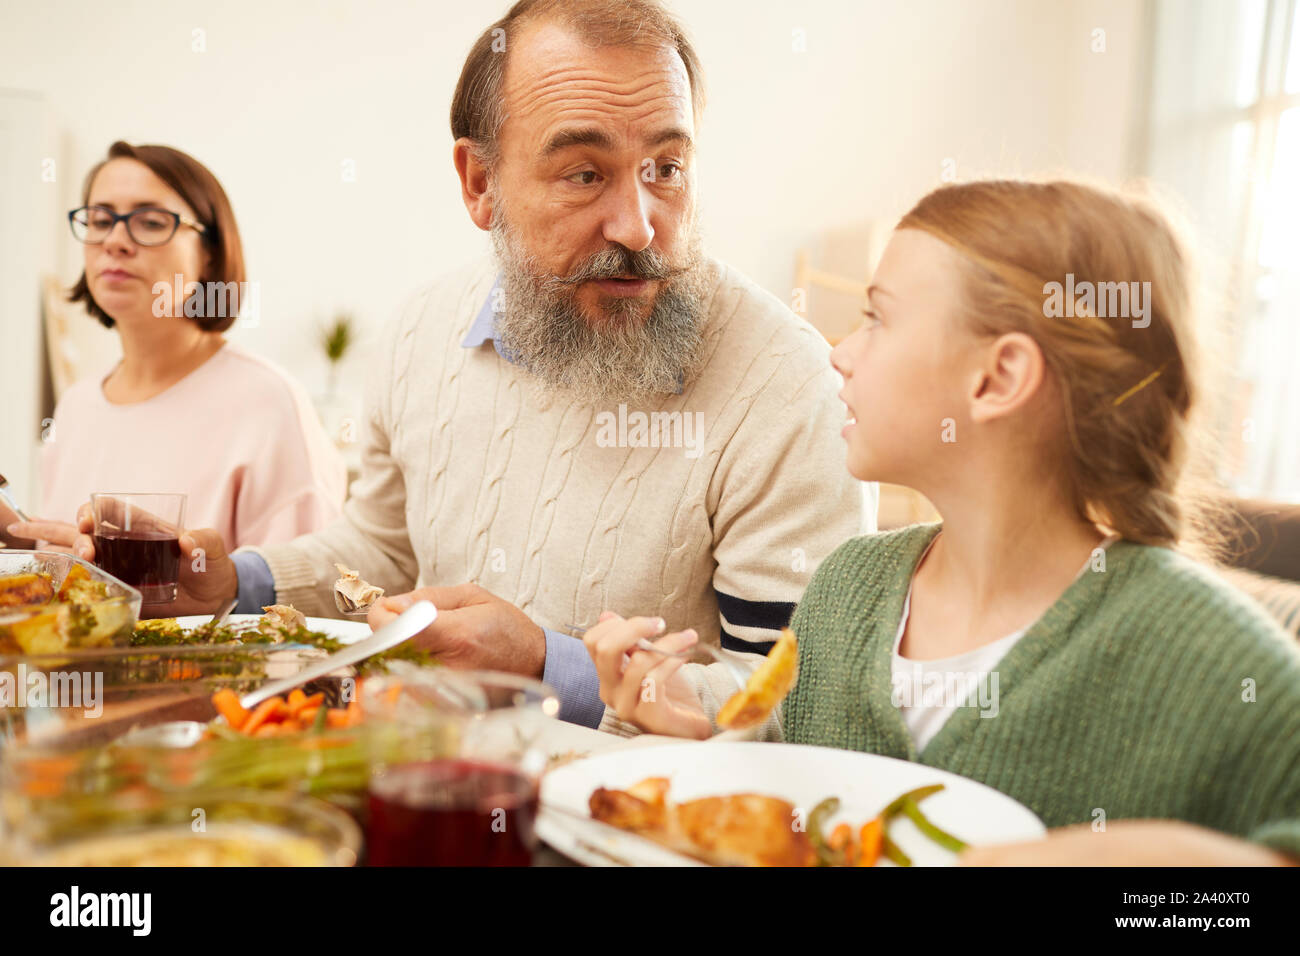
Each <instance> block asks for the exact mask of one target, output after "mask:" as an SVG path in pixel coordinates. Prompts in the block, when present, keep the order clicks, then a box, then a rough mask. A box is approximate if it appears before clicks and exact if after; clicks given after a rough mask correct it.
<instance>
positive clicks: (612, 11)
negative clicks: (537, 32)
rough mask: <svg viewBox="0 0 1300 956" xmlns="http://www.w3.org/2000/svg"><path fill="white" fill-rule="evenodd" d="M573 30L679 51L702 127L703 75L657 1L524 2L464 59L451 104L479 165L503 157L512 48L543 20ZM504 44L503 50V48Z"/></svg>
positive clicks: (594, 41) (595, 41)
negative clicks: (506, 84)
mask: <svg viewBox="0 0 1300 956" xmlns="http://www.w3.org/2000/svg"><path fill="white" fill-rule="evenodd" d="M548 18H549V19H553V20H555V21H556V22H558V23H560V24H562V25H564V26H567V27H570V28H571V29H573V30H574V31H575V32H576V33H577V34H578V35H579V36H580V37H582V39H583V40H585V41H586V42H587V43H590V44H591V45H593V46H625V45H630V44H636V43H662V44H664V45H666V46H670V47H672V48H673V49H674V50H676V51H677V55H678V56H680V57H681V58H682V63H683V64H685V66H686V76H687V78H688V79H689V80H690V84H691V106H692V109H693V110H694V113H695V119H696V121H697V122H698V121H699V118H700V113H701V111H702V110H703V108H704V75H703V72H702V70H701V68H700V59H699V57H698V56H696V55H695V48H694V47H693V46H691V41H690V40H689V39H688V38H687V36H686V31H685V30H684V29H683V28H682V26H681V24H680V23H678V22H677V20H676V19H675V18H674V17H673V15H672V14H670V13H669V12H668V11H667V10H665V9H664V7H663V6H662V5H661V4H660V3H658V2H657V0H519V2H518V3H516V4H515V5H514V6H513V7H511V8H510V11H509V12H508V13H507V14H506V15H505V16H504V17H502V18H501V19H500V20H498V21H497V22H496V23H494V24H492V25H491V26H490V27H488V28H487V29H486V30H484V31H483V33H482V34H480V36H479V38H478V39H477V40H475V41H474V46H473V47H471V48H470V51H469V55H468V56H467V57H466V58H465V65H464V67H462V68H461V71H460V80H459V81H458V82H457V83H456V92H455V94H453V96H452V99H451V135H452V136H453V137H454V138H456V139H461V138H462V137H464V138H466V139H470V140H472V141H473V142H474V144H475V148H476V151H477V154H478V159H479V161H480V162H482V163H483V164H484V165H486V166H488V167H491V166H492V165H493V164H494V163H495V162H496V160H497V159H498V157H499V142H498V138H499V136H500V134H501V124H502V123H503V122H505V103H504V92H503V85H504V80H505V75H506V58H505V57H504V56H502V55H501V52H500V51H503V50H506V51H508V50H509V48H510V44H511V42H512V41H513V40H514V38H515V37H516V36H517V35H518V33H519V30H520V28H521V27H523V26H524V25H525V24H527V23H529V22H532V21H535V20H543V19H548ZM503 44H504V45H503Z"/></svg>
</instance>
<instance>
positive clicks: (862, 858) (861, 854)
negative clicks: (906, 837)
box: [857, 817, 885, 866]
mask: <svg viewBox="0 0 1300 956" xmlns="http://www.w3.org/2000/svg"><path fill="white" fill-rule="evenodd" d="M884 834H885V826H884V821H883V820H881V818H880V817H876V819H874V820H868V821H867V822H866V823H864V824H862V832H861V833H860V834H859V837H858V840H859V843H860V848H859V851H858V862H857V865H858V866H875V865H876V860H878V859H880V844H881V837H883V836H884Z"/></svg>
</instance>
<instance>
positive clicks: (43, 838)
mask: <svg viewBox="0 0 1300 956" xmlns="http://www.w3.org/2000/svg"><path fill="white" fill-rule="evenodd" d="M10 809H12V807H11V805H7V806H6V811H8V810H10ZM5 816H6V824H7V826H8V832H7V833H6V839H5V841H4V843H5V846H6V847H7V848H8V850H7V852H8V855H9V859H7V860H6V861H5V862H6V863H7V864H11V865H25V866H353V865H355V864H356V862H357V859H358V857H359V856H360V854H361V847H362V839H361V830H360V829H359V828H358V826H357V824H356V823H355V822H354V821H353V820H352V818H351V817H350V816H348V814H347V813H345V812H343V811H342V810H340V809H338V808H337V807H332V806H330V805H329V804H328V803H325V802H324V801H321V800H314V799H311V798H310V797H303V796H299V795H294V794H287V793H275V792H250V791H242V790H199V791H193V792H189V793H185V794H176V793H163V792H159V791H154V790H147V789H131V790H126V791H119V792H117V793H114V794H112V795H110V796H105V797H92V796H77V797H71V798H67V799H61V800H55V801H46V802H45V803H43V804H42V805H41V806H39V807H37V808H35V809H34V810H32V812H27V813H24V814H22V815H21V816H18V817H17V818H16V819H15V818H14V817H13V815H12V814H10V813H8V812H6V815H5Z"/></svg>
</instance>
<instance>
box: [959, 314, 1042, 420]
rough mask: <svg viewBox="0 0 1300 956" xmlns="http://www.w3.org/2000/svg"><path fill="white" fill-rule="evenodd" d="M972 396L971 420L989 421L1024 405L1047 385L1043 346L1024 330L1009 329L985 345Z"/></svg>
mask: <svg viewBox="0 0 1300 956" xmlns="http://www.w3.org/2000/svg"><path fill="white" fill-rule="evenodd" d="M982 355H983V358H982V365H981V366H980V368H979V370H978V376H977V378H976V381H975V386H974V388H973V389H972V391H971V396H970V415H971V421H974V422H988V421H992V420H993V419H996V418H1002V417H1005V416H1007V415H1010V414H1012V413H1013V412H1016V411H1018V410H1019V409H1020V408H1022V407H1023V406H1024V405H1025V403H1027V402H1029V401H1030V400H1031V399H1032V398H1033V397H1034V396H1035V395H1037V394H1038V392H1039V390H1040V389H1041V387H1042V385H1043V377H1044V375H1045V373H1046V365H1045V363H1044V361H1043V352H1042V349H1040V348H1039V347H1038V343H1037V342H1035V341H1034V340H1033V339H1032V338H1030V337H1029V336H1028V335H1025V334H1024V333H1023V332H1008V333H1007V334H1006V335H1002V336H999V337H998V338H997V339H995V340H994V341H993V343H992V344H991V345H988V346H985V347H984V349H983V353H982Z"/></svg>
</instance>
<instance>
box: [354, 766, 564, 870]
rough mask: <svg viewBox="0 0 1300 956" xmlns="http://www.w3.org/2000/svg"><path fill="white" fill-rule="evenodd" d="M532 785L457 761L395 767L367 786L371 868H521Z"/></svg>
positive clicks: (529, 833)
mask: <svg viewBox="0 0 1300 956" xmlns="http://www.w3.org/2000/svg"><path fill="white" fill-rule="evenodd" d="M537 805H538V794H537V786H536V784H535V783H534V782H533V781H532V780H530V779H529V778H528V777H527V776H525V775H524V774H522V773H520V772H519V771H518V770H516V769H514V768H512V767H508V766H504V765H501V764H493V763H484V762H480V761H475V760H466V759H462V758H454V759H446V760H433V761H428V762H423V763H409V764H399V765H397V766H394V767H389V768H388V769H386V770H385V771H384V772H382V773H380V774H377V775H376V776H375V777H374V778H373V779H372V780H371V781H370V823H369V827H368V831H367V840H366V846H367V853H368V861H369V864H370V865H371V866H528V865H529V864H530V863H531V862H532V855H533V847H534V846H535V845H536V838H535V836H534V831H533V823H534V821H535V820H536V817H537Z"/></svg>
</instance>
